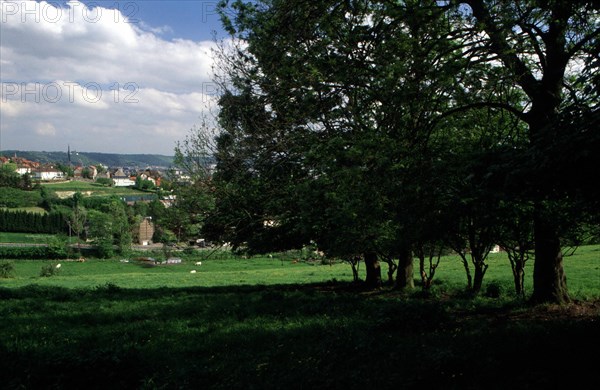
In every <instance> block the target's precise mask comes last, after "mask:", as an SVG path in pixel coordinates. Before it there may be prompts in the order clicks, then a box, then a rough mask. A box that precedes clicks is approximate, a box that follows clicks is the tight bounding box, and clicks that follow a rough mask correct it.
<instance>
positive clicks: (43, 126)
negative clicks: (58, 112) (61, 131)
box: [35, 123, 56, 137]
mask: <svg viewBox="0 0 600 390" xmlns="http://www.w3.org/2000/svg"><path fill="white" fill-rule="evenodd" d="M35 133H36V134H37V135H41V136H51V137H53V136H55V135H56V128H55V127H54V126H53V125H52V124H51V123H40V124H38V125H37V126H36V128H35Z"/></svg>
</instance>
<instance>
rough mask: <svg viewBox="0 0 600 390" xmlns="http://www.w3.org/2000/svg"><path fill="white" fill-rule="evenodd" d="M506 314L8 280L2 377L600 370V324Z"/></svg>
mask: <svg viewBox="0 0 600 390" xmlns="http://www.w3.org/2000/svg"><path fill="white" fill-rule="evenodd" d="M488 311H489V310H488ZM498 313H505V310H504V311H496V312H493V311H491V312H488V313H486V314H485V315H474V314H473V312H467V311H465V310H464V308H462V309H461V310H455V309H454V308H453V306H452V304H449V303H448V302H440V301H434V300H420V299H410V298H406V297H405V296H400V295H397V294H392V293H390V294H385V293H382V294H364V293H360V290H359V291H357V290H356V287H354V286H351V285H348V284H345V283H320V284H311V285H280V286H263V285H258V286H230V287H186V288H159V289H124V288H120V287H118V286H115V285H111V284H107V285H104V286H99V287H97V288H95V289H85V290H84V289H81V290H70V289H64V288H58V287H40V286H27V287H23V288H19V289H2V288H0V314H1V315H2V318H3V321H2V323H1V324H0V335H1V336H2V337H1V339H0V346H1V351H2V354H0V367H2V370H1V373H0V383H3V384H6V385H3V386H6V388H19V387H26V388H87V389H90V388H111V389H132V388H169V389H170V388H190V389H199V388H202V389H204V388H214V389H220V388H223V389H225V388H226V389H231V388H244V389H248V388H260V389H266V388H286V389H287V388H291V389H296V388H311V389H313V388H329V389H334V388H344V389H348V388H350V389H353V388H355V389H359V388H360V389H366V388H378V389H380V388H383V389H388V388H390V389H391V388H398V387H401V388H405V389H411V388H422V387H423V386H424V385H426V387H427V388H445V389H446V388H450V389H465V388H467V389H476V388H482V387H486V388H493V389H501V388H523V389H525V388H538V387H539V386H551V387H553V386H556V385H558V384H560V383H564V384H565V385H567V384H568V385H569V387H570V386H573V385H574V384H575V382H579V381H582V380H585V379H590V378H591V373H593V372H594V370H593V367H592V365H593V363H592V360H593V359H592V360H590V359H588V358H584V357H583V355H582V354H581V353H580V351H581V350H582V348H596V347H598V346H599V345H598V341H593V340H598V338H597V337H595V336H597V334H598V330H600V329H598V321H594V320H593V318H592V319H589V320H588V319H586V320H580V321H566V320H564V319H552V320H550V321H548V320H547V319H545V320H543V321H542V320H536V319H532V320H529V319H527V318H521V319H520V320H519V321H511V320H510V319H506V318H505V319H504V320H497V319H496V315H497V314H498ZM475 314H476V313H475ZM596 319H597V318H596ZM592 350H593V349H592ZM559 358H562V360H561V369H560V370H557V369H556V359H559ZM514 367H527V369H526V370H515V369H514ZM399 384H400V385H399Z"/></svg>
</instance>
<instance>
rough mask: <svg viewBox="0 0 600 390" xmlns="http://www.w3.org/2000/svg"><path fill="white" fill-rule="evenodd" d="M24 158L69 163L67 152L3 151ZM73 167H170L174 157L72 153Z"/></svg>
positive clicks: (0, 152)
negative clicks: (97, 165) (99, 165)
mask: <svg viewBox="0 0 600 390" xmlns="http://www.w3.org/2000/svg"><path fill="white" fill-rule="evenodd" d="M15 154H16V155H17V157H23V158H26V159H27V160H31V161H37V162H40V163H42V164H45V163H63V164H67V163H68V162H69V157H68V155H67V152H31V151H22V150H1V151H0V156H5V157H13V156H15ZM71 162H72V163H73V165H84V166H87V165H96V164H103V165H107V166H109V167H137V168H145V167H148V166H150V167H170V166H172V165H173V156H163V155H160V154H116V153H94V152H74V151H72V152H71Z"/></svg>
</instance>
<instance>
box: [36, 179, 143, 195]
mask: <svg viewBox="0 0 600 390" xmlns="http://www.w3.org/2000/svg"><path fill="white" fill-rule="evenodd" d="M43 186H44V187H46V188H48V189H51V190H53V191H56V192H57V193H58V194H61V193H65V194H67V193H68V194H70V195H72V193H75V192H81V193H82V194H85V195H87V196H110V195H116V196H135V195H144V194H146V195H147V194H148V193H146V192H143V191H139V190H136V189H134V188H129V187H107V186H103V185H101V184H98V183H92V182H89V181H81V180H69V181H64V182H58V183H53V182H49V183H44V184H43Z"/></svg>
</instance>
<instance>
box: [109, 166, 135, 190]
mask: <svg viewBox="0 0 600 390" xmlns="http://www.w3.org/2000/svg"><path fill="white" fill-rule="evenodd" d="M112 179H113V182H114V183H115V187H131V186H134V185H135V180H132V179H131V177H129V176H128V175H126V174H125V172H123V168H119V169H117V170H116V172H115V173H113V174H112Z"/></svg>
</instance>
